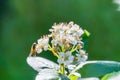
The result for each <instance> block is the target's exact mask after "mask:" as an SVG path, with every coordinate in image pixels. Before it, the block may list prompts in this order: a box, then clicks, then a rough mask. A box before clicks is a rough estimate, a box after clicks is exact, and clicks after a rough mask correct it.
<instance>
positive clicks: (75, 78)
mask: <svg viewBox="0 0 120 80" xmlns="http://www.w3.org/2000/svg"><path fill="white" fill-rule="evenodd" d="M80 77H81V75H80V74H79V73H77V72H73V73H72V74H71V75H70V76H69V78H70V80H78V78H80Z"/></svg>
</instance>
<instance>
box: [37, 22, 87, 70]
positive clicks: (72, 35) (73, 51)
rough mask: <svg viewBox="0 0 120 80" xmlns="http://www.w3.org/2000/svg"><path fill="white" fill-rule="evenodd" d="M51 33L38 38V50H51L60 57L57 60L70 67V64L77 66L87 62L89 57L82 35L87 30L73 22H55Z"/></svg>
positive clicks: (38, 51)
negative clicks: (84, 48)
mask: <svg viewBox="0 0 120 80" xmlns="http://www.w3.org/2000/svg"><path fill="white" fill-rule="evenodd" d="M49 31H50V32H51V33H50V34H48V35H46V36H43V37H41V38H40V39H38V41H37V44H36V52H37V53H41V52H42V51H43V50H45V51H46V50H49V51H51V52H52V53H53V55H54V56H56V57H57V58H58V60H57V62H58V63H59V64H60V65H61V64H62V65H64V66H65V67H66V68H68V69H69V66H74V67H75V66H76V65H77V64H79V63H81V62H85V61H86V60H87V58H88V56H87V53H86V52H85V51H84V50H83V47H84V43H83V42H82V36H83V34H84V33H85V31H84V30H83V29H82V28H81V27H80V26H79V25H77V24H74V23H73V22H69V23H68V24H67V23H59V24H54V25H53V26H52V28H51V29H49Z"/></svg>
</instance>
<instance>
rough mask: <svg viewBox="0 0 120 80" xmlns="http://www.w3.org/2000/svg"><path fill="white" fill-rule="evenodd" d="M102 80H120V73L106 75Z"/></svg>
mask: <svg viewBox="0 0 120 80" xmlns="http://www.w3.org/2000/svg"><path fill="white" fill-rule="evenodd" d="M101 80H120V71H119V72H113V73H109V74H106V75H105V76H104V77H103V78H102V79H101Z"/></svg>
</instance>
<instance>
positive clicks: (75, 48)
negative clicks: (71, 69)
mask: <svg viewBox="0 0 120 80" xmlns="http://www.w3.org/2000/svg"><path fill="white" fill-rule="evenodd" d="M75 50H77V46H75V45H74V46H73V47H72V49H71V51H70V52H71V53H72V52H74V51H75Z"/></svg>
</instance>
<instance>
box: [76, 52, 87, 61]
mask: <svg viewBox="0 0 120 80" xmlns="http://www.w3.org/2000/svg"><path fill="white" fill-rule="evenodd" d="M76 56H77V59H78V62H85V61H86V60H87V59H88V56H87V53H86V52H85V51H84V50H79V54H76Z"/></svg>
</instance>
